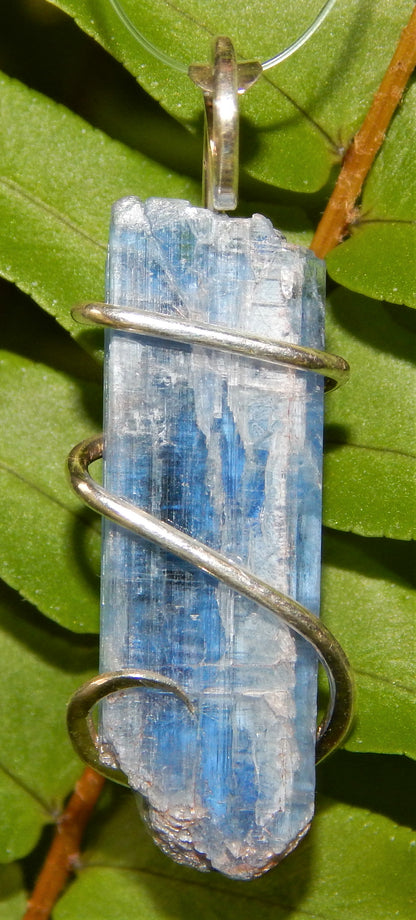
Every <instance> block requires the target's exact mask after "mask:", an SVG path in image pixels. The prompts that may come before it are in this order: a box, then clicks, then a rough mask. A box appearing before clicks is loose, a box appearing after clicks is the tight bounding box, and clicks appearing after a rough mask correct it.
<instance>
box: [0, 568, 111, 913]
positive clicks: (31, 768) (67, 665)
mask: <svg viewBox="0 0 416 920" xmlns="http://www.w3.org/2000/svg"><path fill="white" fill-rule="evenodd" d="M0 634H1V642H0V669H1V673H2V680H3V687H7V694H5V693H2V695H1V700H0V735H1V740H0V751H1V754H0V861H3V862H9V861H12V860H14V859H16V858H20V857H21V856H24V855H25V854H26V853H28V852H29V851H30V850H31V849H32V847H33V846H34V844H35V843H36V841H37V839H38V837H39V834H40V831H41V829H42V827H43V826H44V825H45V824H47V823H51V822H53V821H55V820H56V817H57V816H58V815H59V812H60V810H61V808H62V804H63V800H64V798H65V797H66V796H67V795H68V793H69V792H70V790H71V788H72V787H73V785H74V783H75V780H76V778H77V776H78V775H79V773H80V772H81V769H82V768H81V765H80V762H79V760H78V759H77V757H76V756H75V754H74V753H73V751H72V749H71V745H70V742H69V739H68V735H67V731H66V724H65V709H66V704H67V701H68V699H69V697H70V696H71V694H72V693H73V692H74V691H75V690H76V689H77V687H78V686H79V685H80V684H82V683H83V682H84V681H85V680H87V678H88V677H90V676H92V673H94V671H95V670H96V668H97V664H96V662H97V648H96V642H95V640H91V638H89V637H82V639H81V638H80V637H77V636H74V635H72V634H70V633H68V632H67V631H65V630H63V629H60V628H58V627H56V626H53V624H52V623H50V622H48V621H47V620H45V619H43V618H42V617H40V616H39V614H37V613H36V611H35V610H34V609H33V607H31V606H30V605H29V604H25V603H24V602H23V601H22V600H21V599H20V598H19V596H18V595H17V594H16V593H15V592H13V591H11V590H10V589H9V588H7V587H6V586H5V585H4V584H3V583H0ZM1 916H2V915H1V912H0V917H1Z"/></svg>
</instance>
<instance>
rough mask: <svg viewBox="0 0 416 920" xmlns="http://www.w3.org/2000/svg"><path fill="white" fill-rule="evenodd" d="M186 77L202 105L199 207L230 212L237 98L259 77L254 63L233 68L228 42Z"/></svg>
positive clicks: (233, 194)
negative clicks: (197, 89)
mask: <svg viewBox="0 0 416 920" xmlns="http://www.w3.org/2000/svg"><path fill="white" fill-rule="evenodd" d="M188 73H189V76H190V78H191V80H193V82H194V83H196V85H197V86H199V87H200V89H202V93H203V96H204V102H205V141H204V161H203V174H204V179H203V205H204V207H205V208H209V209H210V210H211V211H234V210H235V209H236V207H237V194H238V147H239V116H238V95H239V94H241V93H244V92H245V91H246V89H248V88H249V87H250V86H252V85H253V83H255V81H256V80H257V79H258V77H259V76H260V74H261V73H262V66H261V64H260V63H259V62H258V61H253V62H245V63H243V64H237V61H236V57H235V52H234V48H233V45H232V42H231V41H230V39H229V38H226V37H225V36H220V37H219V38H217V39H216V41H215V45H214V63H213V65H212V66H211V65H206V64H191V66H190V67H189V70H188Z"/></svg>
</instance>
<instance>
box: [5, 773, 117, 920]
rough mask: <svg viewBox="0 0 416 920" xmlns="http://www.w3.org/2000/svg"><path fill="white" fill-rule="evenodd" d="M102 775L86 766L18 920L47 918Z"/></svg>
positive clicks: (71, 865)
mask: <svg viewBox="0 0 416 920" xmlns="http://www.w3.org/2000/svg"><path fill="white" fill-rule="evenodd" d="M104 782H105V780H104V778H103V777H102V776H99V775H98V773H96V772H95V771H94V770H91V768H90V767H87V768H86V769H85V770H84V772H83V774H82V776H81V777H80V779H79V780H78V782H77V784H76V786H75V791H74V793H73V794H72V796H71V798H70V800H69V802H68V805H67V807H66V808H65V811H64V812H63V813H62V815H61V817H60V818H59V820H58V824H57V828H56V831H55V836H54V838H53V841H52V846H51V848H50V850H49V853H48V855H47V857H46V860H45V862H44V864H43V867H42V869H41V872H40V875H39V878H38V880H37V882H36V885H35V888H34V891H33V894H32V897H31V898H30V900H29V901H28V905H27V909H26V912H25V914H24V916H23V918H22V920H48V917H49V916H50V913H51V910H52V908H53V906H54V904H55V902H56V901H57V899H58V897H59V895H60V894H61V892H62V891H63V889H64V887H65V885H66V882H67V881H68V878H69V876H70V875H71V872H72V871H73V869H74V866H75V864H76V861H77V858H78V856H79V850H80V845H81V839H82V835H83V833H84V829H85V826H86V824H87V822H88V820H89V818H90V815H91V812H92V810H93V808H94V806H95V804H96V802H97V799H98V797H99V795H100V792H101V790H102V788H103V785H104Z"/></svg>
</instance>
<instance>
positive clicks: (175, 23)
mask: <svg viewBox="0 0 416 920" xmlns="http://www.w3.org/2000/svg"><path fill="white" fill-rule="evenodd" d="M54 2H55V3H56V5H57V6H59V7H60V8H61V9H63V10H65V11H66V12H67V13H69V15H71V16H73V17H74V18H75V20H76V22H77V23H78V25H79V26H80V28H82V29H84V30H85V31H86V32H87V33H88V34H89V35H91V36H93V38H95V39H96V40H97V41H99V42H100V43H101V44H102V45H103V46H104V48H106V49H107V50H108V51H109V52H110V53H111V54H112V55H113V56H114V57H116V58H117V59H118V60H119V61H121V62H122V63H123V64H124V66H125V67H127V69H128V70H130V72H131V73H132V74H134V76H135V77H136V78H137V79H138V81H139V82H140V83H141V85H142V86H143V87H144V88H145V89H146V90H147V92H149V93H150V94H151V95H152V96H153V97H154V98H155V99H156V100H157V101H159V102H161V104H162V105H163V106H164V108H166V109H167V111H169V112H170V113H171V114H172V115H174V116H175V118H177V119H178V120H179V121H182V122H184V123H185V124H187V125H188V126H190V127H191V128H193V127H194V126H195V124H197V125H198V129H199V123H200V113H201V98H200V94H198V91H197V90H196V88H195V87H194V86H193V85H192V84H191V83H190V81H189V79H188V77H187V75H186V74H182V73H177V72H176V71H173V70H171V69H170V68H168V67H167V66H166V65H165V64H161V63H160V62H159V61H158V60H157V59H156V58H155V57H153V56H151V55H149V53H148V52H146V51H144V50H143V48H142V47H141V46H140V45H139V44H138V43H137V41H136V40H135V39H134V38H133V37H132V36H131V35H130V34H129V33H128V31H127V29H126V28H125V27H124V26H123V24H122V23H121V22H120V20H119V19H118V17H117V16H116V14H115V13H114V11H113V9H112V8H111V7H110V4H109V3H107V4H102V3H101V2H98V0H54ZM123 5H124V8H125V9H126V11H127V13H128V14H129V15H130V17H131V19H132V20H133V21H134V22H135V24H136V26H137V27H138V28H139V29H140V30H141V31H142V32H143V33H144V34H145V36H146V38H147V39H149V40H150V41H151V42H153V44H154V45H156V47H157V48H161V49H162V50H163V51H164V52H165V53H168V54H169V55H170V56H172V57H173V58H176V59H178V60H179V61H181V62H182V63H183V64H185V65H186V66H187V65H188V64H190V63H193V62H196V61H207V60H208V59H209V53H210V45H211V42H212V39H213V37H214V36H216V35H218V34H220V35H224V34H227V35H229V36H230V38H231V39H232V40H233V42H234V44H235V47H236V51H237V53H238V55H239V56H240V57H241V58H243V59H244V58H245V59H254V60H256V59H259V60H261V61H264V60H265V59H266V58H268V57H272V56H273V55H275V54H276V53H277V52H278V51H279V50H281V49H282V48H284V47H286V46H287V45H289V44H290V43H291V42H292V41H294V40H295V39H296V38H297V37H298V35H299V34H300V33H301V32H302V31H303V30H304V29H306V28H307V27H308V26H309V25H310V23H311V22H312V20H313V19H314V18H315V16H316V15H317V13H318V12H319V10H320V8H321V6H322V3H321V2H317V0H295V2H292V3H290V4H280V7H279V9H278V11H276V4H275V3H274V2H273V0H264V2H263V3H262V7H261V15H259V14H258V8H256V6H255V5H254V6H252V7H245V9H244V14H243V15H242V12H241V7H240V6H239V5H238V4H235V3H232V2H228V3H221V5H218V4H217V3H215V2H214V0H212V2H211V3H207V2H206V0H181V3H180V5H178V4H172V3H170V2H168V0H144V2H142V3H141V4H140V15H138V10H137V5H135V3H134V0H123ZM411 11H412V2H411V0H385V2H384V3H383V4H381V5H380V4H379V5H377V7H374V4H372V3H371V2H370V0H366V2H364V3H362V2H360V3H358V2H357V0H343V3H342V4H337V5H336V6H335V8H334V9H333V10H332V11H331V13H330V15H329V17H328V18H327V20H326V21H325V23H324V24H323V25H322V26H321V28H320V29H319V31H318V33H316V34H315V35H314V36H313V38H312V39H311V40H310V41H309V42H308V43H307V45H306V46H304V48H302V49H301V50H300V51H299V52H298V53H297V54H296V55H294V56H293V57H292V58H290V59H288V60H287V61H285V62H284V63H283V64H281V65H279V67H278V68H277V69H276V70H271V71H269V72H267V74H266V76H265V77H264V78H263V79H261V80H260V81H259V83H257V84H256V85H255V86H254V87H253V88H252V89H251V90H250V91H249V92H248V93H247V96H246V97H245V98H244V99H243V102H242V113H243V118H244V120H245V121H246V132H245V133H246V143H245V144H244V145H243V159H244V167H245V170H246V171H247V173H248V174H249V175H250V176H253V177H255V178H256V179H261V180H262V181H264V182H268V183H270V184H275V185H279V186H281V187H282V188H287V189H292V190H295V191H300V192H305V191H314V190H316V189H319V188H321V187H322V186H323V185H324V184H325V182H326V181H327V179H328V177H329V173H330V170H331V167H332V164H333V162H334V159H335V158H337V157H338V158H339V157H340V156H341V155H342V146H343V144H344V143H345V142H346V141H348V140H349V138H350V136H351V135H352V134H353V132H354V131H355V130H356V128H357V127H358V125H359V123H360V121H361V120H362V118H363V116H364V114H365V112H366V110H367V108H368V106H369V104H370V102H371V98H372V95H373V93H374V92H375V90H376V88H377V85H378V83H379V81H380V79H381V76H382V74H383V73H384V70H385V69H386V67H387V64H388V63H389V60H390V58H391V56H392V54H393V51H394V48H395V46H396V43H397V41H398V38H399V35H400V31H401V29H402V28H403V26H404V25H405V23H406V21H407V19H408V17H409V16H410V13H411Z"/></svg>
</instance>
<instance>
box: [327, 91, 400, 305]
mask: <svg viewBox="0 0 416 920" xmlns="http://www.w3.org/2000/svg"><path fill="white" fill-rule="evenodd" d="M415 120H416V84H414V85H413V86H409V88H408V90H407V92H406V94H405V97H404V101H403V103H402V105H401V106H400V108H399V109H398V111H397V114H396V116H395V118H394V120H393V123H392V124H391V126H390V127H389V130H388V133H387V137H386V138H385V141H384V143H383V146H382V148H381V151H380V153H379V154H378V157H377V159H376V162H375V165H374V167H373V169H372V170H371V173H370V175H369V178H368V180H367V182H366V185H365V188H364V194H363V198H362V203H361V217H360V219H359V220H358V221H357V224H356V226H355V227H353V229H352V236H351V238H350V239H348V240H347V241H346V242H345V243H342V244H341V245H340V246H337V247H336V249H334V250H333V251H332V252H331V253H330V254H329V256H328V258H327V264H328V271H329V273H330V275H331V276H332V277H333V278H334V279H335V280H336V281H338V282H339V283H340V284H344V285H345V286H346V287H348V288H351V289H352V290H353V291H359V292H360V293H361V294H368V295H369V296H370V297H376V298H377V299H378V300H383V299H384V300H389V301H391V302H392V303H397V304H402V303H405V304H408V306H410V307H416V259H415V253H416V163H415V157H414V156H413V144H412V143H410V141H411V139H412V138H413V137H414V126H415Z"/></svg>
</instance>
